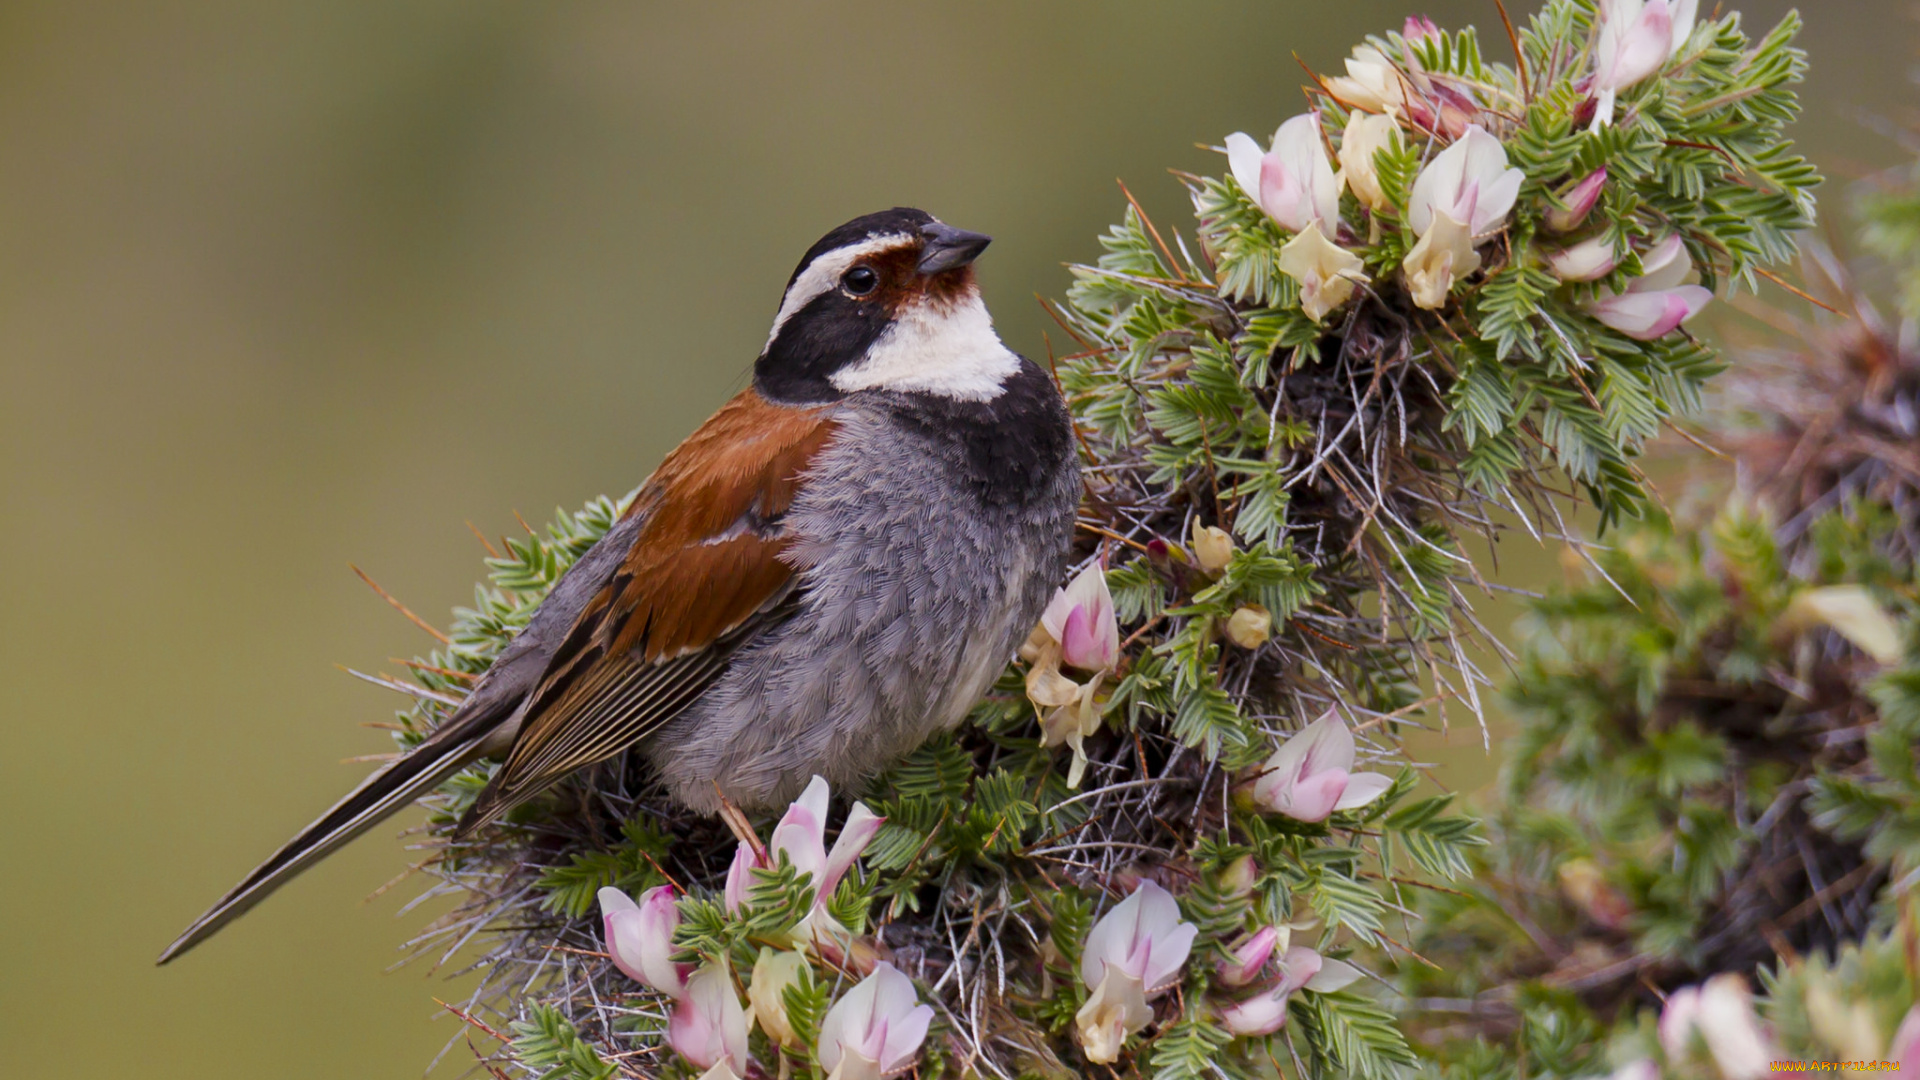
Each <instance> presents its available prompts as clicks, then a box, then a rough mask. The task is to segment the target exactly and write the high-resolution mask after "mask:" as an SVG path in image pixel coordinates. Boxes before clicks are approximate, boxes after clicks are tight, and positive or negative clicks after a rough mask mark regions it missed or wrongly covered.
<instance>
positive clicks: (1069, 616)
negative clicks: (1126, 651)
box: [1040, 560, 1120, 671]
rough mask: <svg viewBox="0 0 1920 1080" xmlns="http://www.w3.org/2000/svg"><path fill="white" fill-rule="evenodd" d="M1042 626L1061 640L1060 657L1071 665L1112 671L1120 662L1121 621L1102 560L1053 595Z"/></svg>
mask: <svg viewBox="0 0 1920 1080" xmlns="http://www.w3.org/2000/svg"><path fill="white" fill-rule="evenodd" d="M1040 625H1041V626H1044V627H1046V628H1047V633H1048V634H1050V635H1052V637H1053V640H1055V641H1057V642H1059V643H1060V659H1061V661H1062V662H1064V663H1065V664H1066V665H1067V666H1068V667H1076V668H1079V669H1080V670H1082V671H1108V670H1111V669H1112V668H1113V665H1115V664H1116V663H1119V661H1120V623H1119V621H1118V620H1117V619H1116V618H1115V617H1114V610H1113V593H1112V592H1110V591H1109V590H1108V589H1107V572H1106V568H1105V567H1102V566H1101V565H1100V563H1099V561H1098V560H1095V561H1093V562H1090V563H1088V564H1087V568H1086V569H1084V570H1082V571H1080V573H1079V574H1077V575H1075V577H1074V579H1073V580H1072V581H1070V582H1068V583H1067V587H1066V588H1064V589H1060V590H1057V591H1056V592H1055V593H1054V594H1053V599H1052V600H1051V601H1049V602H1048V604H1047V609H1046V611H1045V612H1043V613H1042V614H1041V616H1040Z"/></svg>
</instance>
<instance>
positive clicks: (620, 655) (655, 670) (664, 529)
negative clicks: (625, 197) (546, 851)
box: [459, 389, 834, 834]
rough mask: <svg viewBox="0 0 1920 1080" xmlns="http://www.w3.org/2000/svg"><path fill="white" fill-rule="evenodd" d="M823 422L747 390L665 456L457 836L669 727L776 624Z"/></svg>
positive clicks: (826, 433)
mask: <svg viewBox="0 0 1920 1080" xmlns="http://www.w3.org/2000/svg"><path fill="white" fill-rule="evenodd" d="M833 430H834V425H833V422H832V420H831V419H829V418H828V417H827V416H826V414H825V410H824V409H806V408H795V407H791V406H781V405H774V404H771V403H769V402H768V401H767V400H766V399H765V398H762V397H761V396H760V395H759V394H758V393H757V392H756V391H754V390H752V389H748V390H746V391H743V392H742V393H741V394H739V395H738V396H736V397H735V398H734V399H733V400H732V401H730V402H728V403H727V404H726V405H725V406H723V407H722V408H721V409H720V411H719V412H717V413H715V414H714V415H713V417H712V418H711V419H709V420H708V421H707V422H706V423H705V424H703V425H701V427H700V429H699V430H698V431H696V432H694V433H693V434H692V435H691V436H689V437H688V438H687V440H686V441H685V442H683V443H681V444H680V446H679V447H678V448H676V449H675V450H674V451H673V453H671V454H669V455H668V456H667V459H666V460H665V461H663V462H662V463H661V465H660V468H659V469H658V470H656V471H655V472H654V474H653V476H652V477H651V478H650V479H649V480H648V481H647V483H646V485H645V486H644V487H642V488H641V490H640V493H639V494H638V495H637V496H636V497H635V498H634V501H633V505H632V506H631V507H630V508H629V509H628V511H627V513H628V514H629V515H630V516H632V515H638V516H641V517H642V518H643V519H644V523H643V524H642V526H641V528H640V530H639V532H638V533H637V534H636V535H635V537H634V541H633V546H632V548H631V549H630V550H629V551H628V553H627V555H626V557H625V559H623V560H622V562H621V564H620V568H619V570H618V571H617V572H616V573H615V574H614V575H613V578H612V580H610V581H609V582H608V583H607V585H606V586H605V587H604V588H602V589H601V590H600V592H599V593H598V594H596V595H595V596H594V598H593V599H592V600H591V601H590V602H589V603H588V604H587V606H586V608H585V609H584V610H583V611H582V612H581V615H580V618H579V619H578V620H577V621H576V622H575V623H574V625H573V627H572V629H571V630H570V631H569V632H568V634H567V636H566V638H565V639H564V640H563V641H562V642H561V644H560V646H559V648H558V649H556V650H555V652H554V655H553V659H552V660H551V662H550V663H549V664H548V668H547V671H546V673H545V674H544V675H543V677H542V679H541V681H540V684H539V685H538V687H537V688H536V689H535V690H534V692H533V694H532V696H531V698H530V700H529V702H528V704H527V708H526V712H525V714H524V717H523V719H522V721H521V725H520V732H519V735H518V736H517V737H516V739H515V740H514V744H513V747H512V749H511V750H509V751H508V754H507V760H506V762H505V764H503V765H502V766H501V768H500V769H499V771H497V772H496V773H495V774H494V777H493V779H492V781H491V782H489V783H488V784H487V787H486V789H485V790H484V791H483V792H481V794H480V797H479V798H478V799H477V800H476V801H475V803H474V805H473V807H472V809H470V810H469V811H468V812H467V814H466V816H465V817H463V818H462V819H461V822H460V827H459V831H460V832H461V833H462V834H464V833H466V832H468V831H470V830H472V829H474V828H477V827H478V826H480V825H482V824H484V823H486V822H488V821H491V820H493V819H494V818H497V817H499V816H500V815H501V814H503V813H505V812H506V811H507V810H509V809H511V808H512V807H513V806H515V805H517V804H519V803H521V802H524V801H525V800H527V799H529V798H531V797H533V796H534V795H536V794H538V793H539V792H540V791H542V790H544V789H545V788H546V787H548V786H549V785H551V784H552V783H554V782H555V781H557V780H559V779H560V778H561V777H562V776H565V775H566V774H568V773H570V772H572V771H574V770H575V769H578V768H581V767H583V766H586V765H590V764H593V763H595V762H599V761H605V760H607V759H609V758H611V757H614V756H615V755H617V754H620V753H622V752H624V751H625V750H626V749H627V748H628V747H630V746H632V745H633V744H634V743H636V742H638V741H639V740H641V739H643V738H645V737H646V736H647V734H648V733H650V732H652V731H654V730H655V729H657V728H658V727H659V726H660V725H662V724H665V723H666V722H668V721H669V720H672V719H673V718H674V717H675V716H677V715H679V713H680V712H681V711H682V710H683V709H685V708H686V707H687V706H688V705H690V704H692V703H693V701H694V700H695V699H696V698H698V697H699V696H700V694H701V692H702V691H704V690H705V689H706V688H707V687H708V686H710V685H712V683H713V681H714V680H715V679H717V678H719V677H720V674H721V673H722V672H724V671H725V670H726V666H727V662H728V660H729V659H730V658H731V657H732V655H733V653H734V652H735V651H736V650H738V649H739V648H740V647H741V646H742V645H744V644H746V643H747V642H748V641H751V640H752V639H753V637H754V636H755V635H756V634H759V633H761V632H762V631H764V630H765V629H766V628H767V627H768V626H770V625H772V624H774V623H776V622H778V621H779V620H780V619H782V618H784V617H785V615H786V613H787V611H789V610H790V609H791V605H792V603H793V601H794V595H793V594H794V586H795V582H794V570H793V567H792V566H791V565H790V564H789V563H788V562H786V561H785V560H783V559H782V558H781V555H782V553H783V552H784V551H785V549H786V546H787V544H788V537H787V532H786V526H785V517H786V513H787V510H788V509H789V508H790V507H791V506H792V505H793V500H794V496H795V494H796V493H797V492H798V491H799V487H800V484H801V483H802V482H803V480H804V477H805V475H806V473H807V470H808V468H809V467H810V466H811V465H812V463H813V461H814V459H815V457H816V456H817V455H818V454H819V453H820V451H821V449H822V448H824V447H825V446H826V444H827V442H828V441H829V440H830V439H831V438H832V436H833Z"/></svg>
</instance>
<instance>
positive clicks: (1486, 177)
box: [1400, 124, 1525, 309]
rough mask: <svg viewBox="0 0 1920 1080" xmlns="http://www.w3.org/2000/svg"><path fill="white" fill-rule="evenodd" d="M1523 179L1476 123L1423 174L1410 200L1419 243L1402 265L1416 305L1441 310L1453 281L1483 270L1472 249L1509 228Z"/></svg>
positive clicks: (1409, 214)
mask: <svg viewBox="0 0 1920 1080" xmlns="http://www.w3.org/2000/svg"><path fill="white" fill-rule="evenodd" d="M1523 179H1525V174H1524V173H1522V172H1521V171H1520V170H1519V169H1515V168H1511V167H1509V166H1508V165H1507V148H1506V147H1504V146H1502V145H1500V140H1499V139H1496V138H1494V137H1493V136H1492V135H1489V134H1487V132H1486V130H1485V129H1484V128H1482V127H1480V125H1478V124H1470V125H1468V127H1467V129H1466V133H1465V134H1464V135H1462V136H1461V137H1460V138H1459V139H1458V140H1457V141H1455V142H1454V144H1453V145H1452V146H1449V147H1447V148H1446V149H1445V150H1442V151H1440V153H1439V154H1438V155H1436V156H1435V157H1434V159H1433V160H1432V161H1430V162H1428V163H1427V167H1426V168H1424V169H1422V170H1420V175H1419V176H1418V177H1417V178H1415V179H1414V181H1413V191H1412V193H1411V195H1410V197H1409V198H1408V201H1407V224H1408V225H1410V226H1412V227H1413V231H1414V235H1416V236H1418V237H1419V238H1420V242H1419V243H1417V244H1415V245H1414V246H1413V250H1411V251H1409V252H1407V257H1406V258H1405V259H1403V260H1401V263H1400V269H1401V271H1402V272H1403V273H1405V274H1406V276H1407V287H1408V289H1409V290H1410V291H1411V292H1412V293H1413V302H1414V304H1415V305H1416V306H1418V307H1422V308H1427V309H1434V308H1438V307H1440V306H1441V305H1442V304H1444V303H1446V300H1447V295H1448V294H1449V293H1450V292H1452V291H1453V285H1454V283H1455V282H1457V281H1459V280H1460V279H1461V278H1464V277H1466V276H1467V275H1468V274H1471V273H1473V272H1474V271H1475V270H1478V269H1480V253H1479V252H1478V251H1476V250H1474V246H1475V244H1476V243H1478V242H1479V241H1480V240H1481V239H1483V238H1485V237H1486V236H1488V235H1490V234H1492V233H1494V232H1496V231H1498V230H1499V228H1500V226H1502V225H1504V224H1505V223H1506V220H1507V215H1508V214H1509V213H1510V212H1512V210H1513V201H1514V199H1515V198H1517V197H1518V196H1519V194H1520V183H1521V181H1522V180H1523Z"/></svg>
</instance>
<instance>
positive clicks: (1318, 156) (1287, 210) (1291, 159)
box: [1227, 113, 1340, 232]
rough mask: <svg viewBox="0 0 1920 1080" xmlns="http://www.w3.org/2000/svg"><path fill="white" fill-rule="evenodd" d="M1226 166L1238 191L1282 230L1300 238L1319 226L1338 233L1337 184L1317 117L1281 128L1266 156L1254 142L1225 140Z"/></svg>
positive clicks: (1305, 116)
mask: <svg viewBox="0 0 1920 1080" xmlns="http://www.w3.org/2000/svg"><path fill="white" fill-rule="evenodd" d="M1227 164H1228V165H1229V166H1231V167H1232V169H1233V178H1234V179H1235V180H1237V181H1239V183H1240V189H1241V190H1242V191H1245V192H1246V193H1247V197H1248V198H1250V199H1252V200H1253V201H1254V202H1255V203H1256V204H1258V205H1259V207H1260V209H1262V210H1265V211H1266V212H1267V216H1268V217H1271V218H1273V220H1274V221H1276V222H1278V223H1279V225H1280V227H1281V228H1283V229H1286V230H1288V231H1290V232H1300V231H1301V230H1303V229H1305V228H1306V227H1307V226H1308V225H1310V224H1312V223H1313V222H1316V221H1318V222H1322V223H1323V224H1325V225H1326V227H1327V228H1328V229H1329V230H1332V231H1338V228H1339V221H1340V181H1339V179H1338V178H1336V177H1335V176H1334V175H1333V163H1332V162H1331V161H1329V160H1327V146H1326V143H1324V142H1322V141H1321V139H1320V118H1319V117H1318V116H1316V115H1315V114H1313V113H1302V114H1301V115H1299V116H1296V117H1294V118H1293V119H1291V120H1288V121H1287V122H1286V123H1284V124H1281V125H1280V130H1278V131H1276V132H1274V135H1273V149H1271V150H1269V151H1267V152H1266V153H1265V154H1262V153H1261V152H1260V144H1259V143H1256V142H1254V141H1253V137H1252V136H1250V135H1247V134H1245V133H1244V132H1238V131H1236V132H1234V133H1233V134H1232V135H1229V136H1227Z"/></svg>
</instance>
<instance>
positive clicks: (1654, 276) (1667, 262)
mask: <svg viewBox="0 0 1920 1080" xmlns="http://www.w3.org/2000/svg"><path fill="white" fill-rule="evenodd" d="M1692 272H1693V259H1692V258H1691V257H1690V256H1688V255H1687V246H1686V244H1684V243H1682V242H1681V240H1680V234H1679V233H1668V234H1667V236H1666V237H1665V238H1664V239H1662V240H1661V241H1660V242H1659V243H1657V244H1655V245H1653V246H1652V247H1650V248H1648V249H1647V250H1646V251H1644V252H1642V253H1641V255H1640V276H1639V277H1637V278H1634V279H1633V281H1632V282H1630V283H1628V285H1627V291H1628V292H1663V291H1665V290H1667V289H1671V288H1673V287H1674V286H1676V285H1679V284H1680V283H1681V282H1683V281H1685V280H1686V279H1687V275H1688V274H1689V273H1692Z"/></svg>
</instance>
